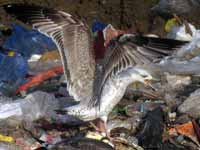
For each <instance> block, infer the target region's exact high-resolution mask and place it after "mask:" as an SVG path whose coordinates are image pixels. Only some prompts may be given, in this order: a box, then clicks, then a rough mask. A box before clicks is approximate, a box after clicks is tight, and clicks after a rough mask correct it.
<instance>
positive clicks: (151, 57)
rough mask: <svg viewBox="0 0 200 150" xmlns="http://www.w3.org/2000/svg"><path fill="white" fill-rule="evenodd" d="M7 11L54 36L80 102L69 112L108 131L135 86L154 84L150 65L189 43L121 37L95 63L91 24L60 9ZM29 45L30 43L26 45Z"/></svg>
mask: <svg viewBox="0 0 200 150" xmlns="http://www.w3.org/2000/svg"><path fill="white" fill-rule="evenodd" d="M3 7H4V9H5V11H6V12H7V13H9V14H11V15H13V16H15V17H16V18H17V19H19V20H21V21H22V22H24V23H29V24H31V25H32V26H33V28H34V29H37V30H38V31H39V32H41V33H43V34H45V35H46V36H48V37H50V38H52V40H53V41H54V42H55V44H56V45H57V48H58V50H59V53H60V56H61V60H62V65H63V68H64V74H65V78H66V81H67V90H68V92H69V93H70V95H72V96H73V97H74V99H75V100H76V101H79V104H76V105H73V106H70V107H67V108H65V111H66V112H67V114H69V115H73V116H76V117H78V118H79V119H81V120H83V121H90V120H94V119H97V118H100V119H101V120H102V121H103V122H104V124H105V128H106V122H107V119H108V114H109V113H110V112H111V111H112V109H113V108H114V107H115V106H116V105H117V104H118V102H119V101H120V100H121V98H122V97H123V95H124V93H125V90H126V88H127V86H128V85H129V84H131V83H133V82H141V83H144V84H148V81H150V80H153V76H152V75H151V71H150V70H148V65H149V64H152V63H158V62H160V60H162V58H164V57H166V56H169V55H172V54H173V52H174V51H175V50H177V49H179V48H180V47H182V46H183V45H184V44H185V42H183V41H178V40H172V39H161V38H155V37H146V36H142V35H137V34H120V35H118V36H117V37H114V38H113V39H112V40H110V42H109V44H108V45H107V46H106V52H105V54H104V58H103V59H102V60H100V61H98V63H97V62H96V61H95V51H94V49H93V48H92V46H91V45H92V44H91V42H92V38H91V33H90V30H89V28H88V26H87V24H86V23H84V22H83V21H81V20H80V19H79V18H78V17H75V16H72V15H70V14H68V13H66V12H64V11H60V10H56V9H54V8H43V7H40V6H35V5H23V4H8V5H4V6H3ZM24 42H26V41H24Z"/></svg>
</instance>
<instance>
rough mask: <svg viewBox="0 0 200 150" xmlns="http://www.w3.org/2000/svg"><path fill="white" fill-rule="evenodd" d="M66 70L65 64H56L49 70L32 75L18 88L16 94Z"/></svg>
mask: <svg viewBox="0 0 200 150" xmlns="http://www.w3.org/2000/svg"><path fill="white" fill-rule="evenodd" d="M63 72H64V70H63V66H56V67H53V68H51V69H49V70H46V71H44V72H41V73H39V74H38V75H36V76H34V77H31V78H30V79H29V81H28V82H27V83H25V84H23V85H21V86H20V87H19V88H18V89H17V90H16V94H18V93H19V92H20V91H26V90H27V89H28V88H30V87H33V86H36V85H39V84H40V83H42V82H43V81H45V80H47V79H50V78H52V77H55V76H57V75H58V74H62V73H63Z"/></svg>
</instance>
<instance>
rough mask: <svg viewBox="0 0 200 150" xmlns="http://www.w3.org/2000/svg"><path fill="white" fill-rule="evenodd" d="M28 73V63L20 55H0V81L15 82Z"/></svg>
mask: <svg viewBox="0 0 200 150" xmlns="http://www.w3.org/2000/svg"><path fill="white" fill-rule="evenodd" d="M27 73H28V62H27V60H26V59H25V58H24V57H22V56H21V55H20V54H15V56H12V57H11V56H8V55H5V54H3V53H0V81H8V82H12V81H13V82H14V81H16V80H18V79H19V78H24V77H25V76H26V74H27Z"/></svg>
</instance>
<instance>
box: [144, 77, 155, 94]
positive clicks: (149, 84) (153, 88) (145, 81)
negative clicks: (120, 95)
mask: <svg viewBox="0 0 200 150" xmlns="http://www.w3.org/2000/svg"><path fill="white" fill-rule="evenodd" d="M152 81H158V80H153V79H151V80H149V79H145V80H144V84H145V86H146V87H150V88H151V89H152V90H153V91H158V89H157V88H156V87H154V86H153V85H152Z"/></svg>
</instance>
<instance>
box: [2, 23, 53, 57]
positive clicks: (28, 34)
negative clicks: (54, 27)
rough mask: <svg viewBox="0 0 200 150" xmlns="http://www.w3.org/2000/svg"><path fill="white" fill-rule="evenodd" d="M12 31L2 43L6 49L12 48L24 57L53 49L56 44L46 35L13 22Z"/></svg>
mask: <svg viewBox="0 0 200 150" xmlns="http://www.w3.org/2000/svg"><path fill="white" fill-rule="evenodd" d="M12 27H13V33H12V35H11V36H10V37H9V38H8V39H7V40H6V42H5V43H4V44H3V47H4V48H6V49H12V50H14V51H16V52H18V53H20V54H22V55H23V56H25V57H28V58H29V57H30V56H31V55H32V54H42V53H43V52H44V51H48V50H55V49H56V45H55V44H54V42H53V41H52V40H51V39H50V38H49V37H47V36H45V35H43V34H41V33H40V32H38V31H36V30H27V29H26V28H24V27H22V26H20V25H17V24H13V25H12Z"/></svg>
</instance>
